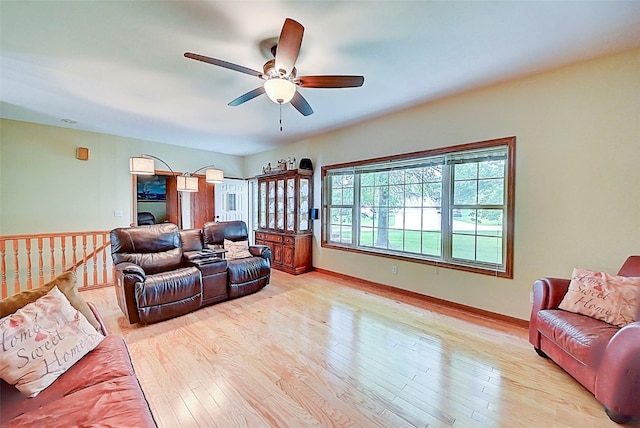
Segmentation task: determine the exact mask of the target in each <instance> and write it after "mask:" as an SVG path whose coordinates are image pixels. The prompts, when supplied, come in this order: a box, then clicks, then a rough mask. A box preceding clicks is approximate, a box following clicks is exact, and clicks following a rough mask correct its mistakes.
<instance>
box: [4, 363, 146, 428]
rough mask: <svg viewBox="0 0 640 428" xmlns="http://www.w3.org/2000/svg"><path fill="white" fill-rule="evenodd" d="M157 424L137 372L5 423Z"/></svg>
mask: <svg viewBox="0 0 640 428" xmlns="http://www.w3.org/2000/svg"><path fill="white" fill-rule="evenodd" d="M53 421H55V426H60V427H71V426H74V427H80V426H84V427H89V426H101V427H155V426H156V423H155V421H154V420H153V416H152V415H151V411H150V410H149V404H148V403H147V400H146V399H145V397H144V395H143V394H142V390H141V389H140V385H139V383H138V380H137V379H136V378H135V376H122V377H118V378H114V379H111V380H108V381H105V382H100V383H97V384H95V385H92V386H90V387H87V388H84V389H81V390H79V391H77V392H74V393H72V394H69V395H67V396H65V397H62V398H60V399H59V400H56V401H53V402H51V403H48V404H46V405H44V406H42V407H40V408H37V409H34V410H32V411H30V412H28V413H24V414H22V415H20V416H17V417H15V418H13V419H12V420H10V421H9V422H7V423H5V424H3V425H2V426H3V427H45V426H52V422H53Z"/></svg>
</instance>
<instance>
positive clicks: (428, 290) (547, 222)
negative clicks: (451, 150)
mask: <svg viewBox="0 0 640 428" xmlns="http://www.w3.org/2000/svg"><path fill="white" fill-rule="evenodd" d="M638 76H640V50H638V49H636V50H633V51H629V52H626V53H623V54H619V55H615V56H611V57H607V58H603V59H599V60H595V61H590V62H586V63H582V64H579V65H576V66H572V67H567V68H563V69H560V70H557V71H554V72H550V73H545V74H540V75H536V76H532V77H529V78H526V79H520V80H517V81H512V82H509V83H505V84H501V85H496V86H492V87H489V88H485V89H482V90H476V91H473V92H468V93H465V94H461V95H457V96H452V97H449V98H446V99H442V100H439V101H437V102H433V103H428V104H425V105H422V106H419V107H415V108H411V109H408V110H405V111H402V112H400V113H396V114H392V115H389V116H386V117H382V118H378V119H375V120H371V121H369V122H366V123H363V124H360V125H357V126H352V127H349V128H346V129H343V130H340V131H336V132H333V133H330V134H326V135H323V136H320V137H315V138H311V139H309V140H305V141H302V142H300V143H297V144H294V145H290V146H287V147H284V148H282V149H279V150H275V151H273V152H266V153H261V154H259V155H254V156H250V157H247V158H245V171H246V174H247V175H255V174H257V173H259V171H260V170H261V167H262V165H265V164H266V163H267V162H271V163H272V164H273V162H274V161H276V160H277V159H280V158H283V157H287V156H295V157H296V158H297V159H300V158H301V157H309V158H311V159H312V160H313V163H314V168H315V174H314V178H315V206H316V207H320V191H319V189H320V168H319V167H320V166H322V165H328V164H333V163H340V162H346V161H352V160H359V159H367V158H371V157H377V156H384V155H390V154H396V153H405V152H411V151H417V150H424V149H428V148H434V147H442V146H449V145H455V144H461V143H467V142H474V141H481V140H486V139H492V138H498V137H506V136H512V135H515V136H516V137H517V143H516V160H517V163H516V215H515V217H516V218H515V266H514V279H513V280H505V279H498V278H494V277H490V276H485V275H478V274H471V273H465V272H461V271H455V270H451V269H443V268H436V267H433V266H425V265H421V264H418V263H410V262H399V261H396V260H392V259H386V258H384V257H377V256H368V255H362V254H354V253H348V252H344V251H337V250H332V249H323V248H321V247H320V245H319V242H320V222H319V221H316V222H315V224H314V227H315V231H314V235H315V236H314V248H313V250H314V257H313V264H314V266H316V267H319V268H322V269H327V270H331V271H335V272H340V273H344V274H347V275H352V276H356V277H359V278H363V279H367V280H371V281H375V282H379V283H384V284H388V285H392V286H396V287H399V288H404V289H407V290H412V291H416V292H419V293H423V294H426V295H430V296H434V297H437V298H441V299H445V300H448V301H453V302H457V303H461V304H464V305H468V306H473V307H477V308H481V309H484V310H488V311H492V312H496V313H500V314H504V315H508V316H513V317H517V318H521V319H528V317H529V311H530V308H531V305H530V304H529V292H530V290H531V284H532V282H533V281H534V280H535V279H536V278H538V277H541V276H560V277H568V276H569V275H570V274H571V270H572V268H573V267H574V266H580V267H585V268H592V269H602V270H605V271H607V272H610V273H615V272H617V270H618V268H619V267H620V265H621V263H622V262H623V261H624V259H625V258H626V257H627V255H630V254H640V78H639V77H638ZM299 120H304V118H302V117H300V119H299ZM392 265H398V267H399V271H398V274H397V275H393V274H392V273H391V266H392Z"/></svg>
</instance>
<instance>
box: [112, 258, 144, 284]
mask: <svg viewBox="0 0 640 428" xmlns="http://www.w3.org/2000/svg"><path fill="white" fill-rule="evenodd" d="M115 268H116V272H121V273H122V274H123V275H125V276H127V275H135V276H138V277H139V279H138V281H140V282H143V281H144V280H145V278H146V277H147V274H146V273H145V272H144V269H142V267H140V266H138V265H137V264H135V263H131V262H123V263H118V264H117V265H116V266H115Z"/></svg>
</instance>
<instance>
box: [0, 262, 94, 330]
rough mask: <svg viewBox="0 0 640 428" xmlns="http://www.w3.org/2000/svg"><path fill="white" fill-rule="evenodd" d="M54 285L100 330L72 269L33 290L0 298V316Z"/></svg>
mask: <svg viewBox="0 0 640 428" xmlns="http://www.w3.org/2000/svg"><path fill="white" fill-rule="evenodd" d="M55 286H57V287H58V289H59V290H60V291H62V293H63V294H64V295H65V296H66V297H67V299H68V300H69V303H71V305H72V306H73V307H74V308H76V309H77V310H79V311H80V312H81V313H82V315H84V316H85V318H86V319H87V321H89V323H90V324H91V325H92V326H94V327H95V329H96V330H98V331H101V327H100V323H99V322H98V320H97V319H96V316H95V315H94V314H93V311H92V310H91V308H89V305H87V302H85V300H84V299H83V298H82V296H81V295H80V292H79V291H78V284H77V282H76V273H75V272H73V271H70V272H65V273H63V274H62V275H58V277H57V278H55V279H53V280H52V281H50V282H48V283H46V284H44V285H42V286H40V287H38V288H34V289H33V290H25V291H22V292H20V293H18V294H14V295H13V296H10V297H7V298H5V299H2V300H0V318H4V317H6V316H7V315H9V314H12V313H14V312H15V311H17V310H18V309H20V308H22V307H23V306H25V305H27V304H28V303H32V302H35V301H36V300H38V299H39V298H40V297H42V296H44V295H45V294H47V293H48V292H49V291H51V289H52V288H53V287H55Z"/></svg>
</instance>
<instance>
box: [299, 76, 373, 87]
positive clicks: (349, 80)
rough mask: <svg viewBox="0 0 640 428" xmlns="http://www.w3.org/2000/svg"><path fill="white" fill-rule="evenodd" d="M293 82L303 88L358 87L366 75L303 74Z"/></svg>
mask: <svg viewBox="0 0 640 428" xmlns="http://www.w3.org/2000/svg"><path fill="white" fill-rule="evenodd" d="M293 82H294V83H295V84H296V85H298V86H302V87H303V88H357V87H359V86H362V85H363V84H364V76H301V77H298V78H297V79H295V80H294V81H293Z"/></svg>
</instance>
